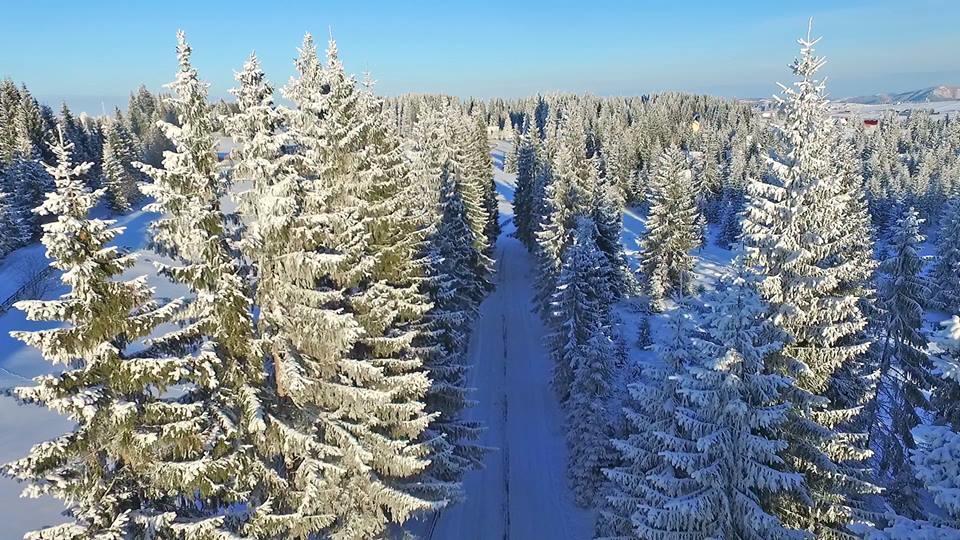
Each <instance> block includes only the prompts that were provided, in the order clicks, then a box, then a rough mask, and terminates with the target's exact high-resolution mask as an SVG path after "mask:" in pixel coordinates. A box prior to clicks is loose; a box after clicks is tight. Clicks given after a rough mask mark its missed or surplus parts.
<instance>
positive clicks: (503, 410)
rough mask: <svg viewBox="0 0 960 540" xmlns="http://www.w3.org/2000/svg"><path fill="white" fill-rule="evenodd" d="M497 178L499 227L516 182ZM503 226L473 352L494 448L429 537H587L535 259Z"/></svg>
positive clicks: (475, 381) (589, 519)
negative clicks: (536, 304) (536, 301)
mask: <svg viewBox="0 0 960 540" xmlns="http://www.w3.org/2000/svg"><path fill="white" fill-rule="evenodd" d="M498 152H502V150H499V151H498ZM494 158H495V160H497V161H499V159H498V158H502V154H501V155H497V152H495V155H494ZM500 162H501V163H502V161H500ZM496 172H497V183H498V191H499V192H500V194H501V197H503V199H504V200H503V201H502V204H501V212H502V213H503V215H502V216H501V217H502V218H503V219H502V220H501V221H509V217H510V214H509V213H510V211H511V210H512V208H510V207H509V198H510V196H511V195H512V192H513V189H512V187H513V178H512V175H504V174H503V172H502V171H501V170H499V169H498V170H497V171H496ZM504 203H506V204H504ZM504 229H505V231H504V233H503V235H502V236H501V237H500V239H499V241H498V242H497V249H496V261H497V271H496V275H495V277H494V279H495V281H496V286H497V287H496V290H495V291H494V292H493V293H491V295H490V296H489V297H488V298H487V299H486V301H484V303H483V304H482V306H481V308H480V317H479V319H478V321H477V323H476V327H475V328H474V332H473V335H472V338H471V343H470V351H469V354H470V360H471V361H472V362H473V366H474V367H473V372H472V377H471V386H472V387H474V388H475V392H474V393H473V395H472V397H473V399H474V400H476V402H477V404H476V406H475V407H474V408H472V409H471V410H470V411H469V413H468V414H470V415H471V418H473V419H477V420H480V421H482V422H484V423H485V424H486V426H487V431H486V432H485V434H484V437H483V440H482V442H483V444H485V445H488V446H492V447H496V448H497V449H498V450H494V451H492V452H490V453H489V454H488V456H487V460H486V468H485V469H483V470H481V471H475V472H471V473H468V474H467V477H466V479H465V481H464V487H465V490H466V493H467V500H466V501H465V502H464V503H462V504H458V505H455V506H452V507H450V508H447V509H445V510H444V511H443V512H441V513H440V515H439V517H438V518H437V519H436V523H435V526H434V527H433V531H432V534H430V535H429V536H428V538H429V539H430V540H474V539H477V540H481V539H482V540H491V539H495V540H500V539H516V540H539V539H544V540H547V539H550V540H556V539H573V540H579V539H586V538H590V537H591V534H592V523H593V516H592V515H591V513H590V512H589V511H587V510H583V509H581V508H578V507H577V506H575V505H574V503H573V497H572V495H571V493H570V488H569V486H568V482H567V476H566V460H567V449H566V442H565V438H564V436H565V435H564V425H563V419H562V416H561V411H560V406H559V403H558V401H557V398H556V394H554V392H553V389H552V387H551V385H550V376H551V360H550V358H549V356H548V354H547V351H546V348H545V346H544V342H543V341H544V333H545V328H544V325H543V323H542V321H541V320H540V317H539V316H538V314H537V313H535V312H533V311H532V299H533V279H534V271H535V267H534V264H533V258H532V257H531V256H530V254H529V253H528V252H527V250H526V248H525V247H524V246H523V244H521V243H520V242H519V241H518V240H516V239H514V238H512V237H510V236H509V235H510V233H511V232H512V229H513V227H512V226H509V225H508V226H506V227H504Z"/></svg>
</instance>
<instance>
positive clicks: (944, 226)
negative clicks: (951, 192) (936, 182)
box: [931, 198, 960, 313]
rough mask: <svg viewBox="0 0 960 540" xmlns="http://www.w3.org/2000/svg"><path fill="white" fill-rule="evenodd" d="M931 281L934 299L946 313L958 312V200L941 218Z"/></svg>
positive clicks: (959, 300) (959, 296)
mask: <svg viewBox="0 0 960 540" xmlns="http://www.w3.org/2000/svg"><path fill="white" fill-rule="evenodd" d="M931 274H932V275H931V279H932V280H933V282H934V283H936V298H937V300H938V301H939V303H940V305H941V307H942V308H943V309H944V310H946V311H947V312H948V313H957V312H960V198H954V199H953V200H951V201H950V202H949V203H948V204H947V207H946V210H945V211H944V213H943V217H942V218H941V224H940V230H939V235H938V238H937V254H936V258H935V260H934V265H933V270H932V273H931Z"/></svg>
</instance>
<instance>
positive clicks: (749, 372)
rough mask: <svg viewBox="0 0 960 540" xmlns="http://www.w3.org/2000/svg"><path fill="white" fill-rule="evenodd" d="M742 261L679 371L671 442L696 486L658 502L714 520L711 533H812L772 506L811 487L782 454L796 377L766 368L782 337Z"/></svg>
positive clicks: (710, 307)
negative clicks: (791, 525) (676, 429)
mask: <svg viewBox="0 0 960 540" xmlns="http://www.w3.org/2000/svg"><path fill="white" fill-rule="evenodd" d="M734 264H735V265H736V267H735V269H734V270H733V271H732V272H731V273H730V274H728V275H725V276H723V277H722V278H721V280H720V283H719V285H718V286H717V288H716V290H715V291H713V292H711V293H710V294H708V295H707V296H706V297H705V298H704V299H703V304H704V307H703V309H702V310H700V312H699V313H698V314H697V319H698V320H699V321H700V322H701V324H702V325H703V328H704V332H703V334H702V337H701V336H699V335H698V336H695V337H693V339H692V345H693V347H694V348H695V349H696V350H697V351H699V353H700V354H699V355H698V357H697V358H696V359H695V360H694V361H693V362H691V363H689V364H686V365H684V366H683V369H682V371H681V372H680V374H679V375H678V384H679V390H678V392H679V394H680V395H681V396H683V402H682V403H681V405H680V406H679V407H678V408H677V409H676V411H675V415H676V418H677V423H678V424H679V425H680V426H682V428H683V430H682V436H681V437H677V438H668V439H666V440H665V441H664V444H665V445H666V446H667V448H668V450H667V451H666V452H665V453H664V454H663V455H664V456H665V458H666V459H667V461H669V462H670V463H671V464H672V465H673V467H674V468H675V470H676V471H678V472H679V473H680V474H679V477H680V478H688V479H689V480H688V482H689V483H691V484H694V485H696V486H697V489H695V490H693V493H692V494H686V493H685V494H684V496H683V497H680V498H672V499H668V500H665V501H663V502H662V506H661V507H660V508H658V511H660V510H667V509H673V508H674V507H676V508H678V509H679V508H684V507H685V508H686V509H687V511H688V512H690V513H693V514H696V515H697V516H698V517H704V518H707V519H709V520H710V521H711V522H712V523H713V524H714V526H715V529H714V530H711V531H709V535H708V536H709V537H710V538H731V539H734V538H756V539H761V538H762V539H774V538H807V537H808V535H806V534H803V533H801V532H799V531H795V530H790V529H788V528H787V527H786V526H784V524H783V523H782V522H781V520H780V519H779V518H778V517H777V516H776V515H775V513H774V512H773V508H772V507H771V500H772V496H775V495H777V494H781V493H791V492H796V493H804V491H805V487H804V480H803V475H801V474H799V473H795V472H788V471H786V470H785V467H784V462H783V459H782V456H781V454H782V452H783V451H784V450H785V449H786V447H787V444H786V442H785V441H783V440H782V438H781V435H780V433H781V432H782V430H783V427H784V425H785V424H786V422H787V415H788V413H789V411H790V408H791V405H790V404H789V402H788V401H787V400H786V398H785V394H786V393H787V392H788V391H789V389H790V388H791V386H792V384H793V381H791V380H790V379H789V378H787V377H785V376H783V375H779V374H774V373H770V372H768V371H767V369H766V366H765V359H766V358H767V357H768V356H769V355H770V354H772V353H774V352H776V351H777V350H779V349H780V348H781V347H782V345H783V344H782V343H781V342H780V341H778V333H777V332H776V331H775V329H774V328H772V325H770V324H769V322H768V320H767V314H766V306H765V305H764V304H763V302H762V301H761V300H760V297H759V295H758V293H757V292H756V290H755V282H756V278H755V277H754V276H753V275H752V274H751V273H750V270H749V269H747V268H746V267H745V266H743V264H742V262H741V263H734ZM688 489H689V486H688ZM688 519H689V518H688Z"/></svg>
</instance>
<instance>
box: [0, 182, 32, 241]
mask: <svg viewBox="0 0 960 540" xmlns="http://www.w3.org/2000/svg"><path fill="white" fill-rule="evenodd" d="M11 200H12V197H11V196H10V194H8V193H6V192H4V191H0V257H3V256H5V255H6V254H8V253H10V252H11V251H13V250H15V249H17V248H19V247H20V246H22V245H23V244H24V243H25V242H26V238H25V237H24V234H23V231H24V226H23V223H22V222H21V221H20V213H19V212H17V209H16V208H15V207H14V206H13V205H12V204H10V202H11Z"/></svg>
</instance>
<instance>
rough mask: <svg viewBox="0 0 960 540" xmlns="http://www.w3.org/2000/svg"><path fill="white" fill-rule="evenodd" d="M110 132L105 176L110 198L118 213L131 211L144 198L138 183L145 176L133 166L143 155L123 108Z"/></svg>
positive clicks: (107, 139)
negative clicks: (122, 114)
mask: <svg viewBox="0 0 960 540" xmlns="http://www.w3.org/2000/svg"><path fill="white" fill-rule="evenodd" d="M106 131H107V134H106V141H105V142H104V145H103V176H104V186H105V187H106V188H107V201H108V203H109V204H110V208H111V209H112V210H113V211H114V212H129V211H130V210H131V209H132V208H133V205H134V204H135V203H136V202H137V200H138V199H139V198H140V189H139V188H138V187H137V184H138V182H140V181H142V180H143V175H142V174H141V173H140V171H138V170H137V169H136V168H135V167H134V166H133V163H134V161H137V160H138V159H139V157H140V156H139V155H138V152H137V148H136V145H135V143H134V141H133V138H132V136H131V134H130V132H129V131H127V126H126V124H125V122H124V121H123V117H122V116H121V115H120V111H119V110H118V111H117V116H116V117H115V119H114V120H113V121H112V122H111V123H110V124H109V125H107V128H106Z"/></svg>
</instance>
